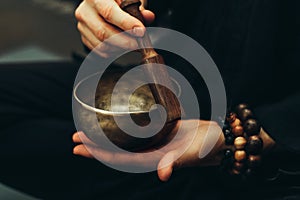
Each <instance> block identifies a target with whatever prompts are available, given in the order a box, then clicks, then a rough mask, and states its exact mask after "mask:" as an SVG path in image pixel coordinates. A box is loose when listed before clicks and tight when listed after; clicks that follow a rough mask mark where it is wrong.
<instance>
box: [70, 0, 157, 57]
mask: <svg viewBox="0 0 300 200" xmlns="http://www.w3.org/2000/svg"><path fill="white" fill-rule="evenodd" d="M121 2H122V0H84V1H83V2H82V3H81V4H80V5H79V6H78V8H77V9H76V11H75V17H76V19H77V20H78V25H77V28H78V30H79V32H80V34H81V39H82V42H83V43H84V44H85V45H86V46H87V47H88V48H90V49H93V48H95V47H97V52H98V53H99V54H100V55H101V56H103V57H108V56H109V55H110V53H111V52H115V51H118V50H120V48H123V49H134V48H136V47H137V43H136V41H135V40H134V39H133V38H131V37H130V36H129V35H125V34H122V35H120V37H116V38H113V39H111V40H109V42H103V41H105V40H106V39H108V38H109V37H111V36H112V35H115V34H117V33H120V32H122V30H125V31H130V33H131V34H132V35H134V36H143V35H144V32H145V27H144V25H143V24H142V22H140V21H139V20H138V19H136V18H134V17H132V16H131V15H129V14H128V13H126V12H124V11H123V10H122V9H121V8H120V6H119V5H120V4H121ZM142 5H143V2H142ZM141 11H142V15H143V17H144V19H145V22H146V23H150V22H152V21H153V20H154V14H153V13H152V12H151V11H149V10H145V9H144V7H143V6H141Z"/></svg>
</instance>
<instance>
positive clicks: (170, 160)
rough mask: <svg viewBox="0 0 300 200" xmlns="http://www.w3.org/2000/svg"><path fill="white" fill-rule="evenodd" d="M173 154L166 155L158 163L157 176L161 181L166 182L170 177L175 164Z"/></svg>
mask: <svg viewBox="0 0 300 200" xmlns="http://www.w3.org/2000/svg"><path fill="white" fill-rule="evenodd" d="M175 156H176V155H175V152H174V151H171V152H169V153H167V154H166V155H165V156H164V157H163V158H162V159H161V160H160V162H159V163H158V166H157V174H158V177H159V179H160V180H161V181H164V182H165V181H168V180H169V179H170V177H171V175H172V172H173V169H174V167H175V164H176V162H175V161H176V160H175V159H176V157H175Z"/></svg>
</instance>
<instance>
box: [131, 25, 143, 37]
mask: <svg viewBox="0 0 300 200" xmlns="http://www.w3.org/2000/svg"><path fill="white" fill-rule="evenodd" d="M132 32H133V34H134V35H135V36H138V37H142V36H144V33H145V29H144V28H142V27H134V28H133V30H132Z"/></svg>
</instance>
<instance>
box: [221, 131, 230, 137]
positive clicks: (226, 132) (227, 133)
mask: <svg viewBox="0 0 300 200" xmlns="http://www.w3.org/2000/svg"><path fill="white" fill-rule="evenodd" d="M223 133H224V136H225V137H227V136H229V135H231V131H230V130H228V129H225V130H223Z"/></svg>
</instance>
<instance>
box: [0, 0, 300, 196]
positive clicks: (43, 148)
mask: <svg viewBox="0 0 300 200" xmlns="http://www.w3.org/2000/svg"><path fill="white" fill-rule="evenodd" d="M149 1H150V2H149V6H150V8H153V10H154V11H157V14H158V16H157V21H156V24H157V25H160V26H166V27H170V28H174V29H176V30H179V31H182V32H184V33H186V34H188V35H189V36H191V37H193V38H194V39H195V40H197V41H198V42H199V43H200V44H201V45H202V46H203V47H204V48H205V49H206V50H207V51H208V52H209V54H210V55H211V56H212V58H213V59H214V61H215V62H216V64H217V66H218V67H219V70H220V71H221V73H222V77H223V79H224V82H225V85H226V91H227V96H228V99H229V101H228V106H232V105H235V104H237V103H240V102H247V103H249V104H250V105H252V106H253V107H254V108H255V111H256V114H257V116H258V118H259V119H260V120H261V122H262V125H263V127H264V128H265V129H266V131H267V132H268V133H269V134H270V135H271V136H272V137H273V138H274V139H275V140H276V142H277V143H279V144H282V146H283V149H284V150H289V151H290V153H289V154H288V155H289V156H286V155H287V154H286V152H281V154H275V155H272V156H269V157H268V158H266V159H267V160H266V161H265V162H266V164H269V165H271V168H269V166H266V167H267V168H266V171H265V174H264V176H263V177H266V176H267V175H268V173H270V176H271V177H273V175H274V174H276V173H278V174H279V175H278V178H274V180H275V181H266V179H263V180H260V181H254V182H243V183H242V184H241V183H240V182H239V181H238V180H234V179H230V178H229V179H226V178H223V177H221V176H220V174H219V173H218V170H217V169H215V168H188V169H181V170H178V171H175V172H174V174H173V175H172V178H171V180H170V181H169V182H167V183H162V182H160V181H159V180H158V178H157V176H156V172H153V173H146V174H128V173H123V172H118V171H115V170H113V169H110V168H108V167H106V166H104V165H102V164H101V163H99V162H97V161H95V160H90V159H86V158H81V157H77V156H73V155H72V147H73V144H72V142H71V135H72V133H73V132H74V131H75V127H74V124H73V120H72V113H71V95H72V86H73V81H74V79H75V76H76V72H77V69H78V67H79V64H78V63H36V64H23V65H1V66H0V82H1V84H0V97H1V98H0V118H1V127H0V136H1V140H0V148H1V151H0V158H1V163H0V181H1V182H3V183H5V184H7V185H10V186H12V187H15V188H17V189H19V190H21V191H24V192H26V193H29V194H32V195H34V196H36V197H39V198H43V199H169V198H172V199H254V198H255V199H284V198H285V199H286V198H294V199H297V198H299V193H300V192H299V175H298V176H296V175H295V173H285V172H284V171H282V170H281V171H280V173H279V172H278V171H277V166H279V167H281V166H282V164H283V163H288V164H287V166H288V168H284V169H288V170H290V171H292V172H295V171H297V170H298V171H299V169H298V168H297V166H296V164H298V163H299V156H298V155H297V153H299V146H300V145H299V144H300V142H299V132H298V126H297V125H298V123H297V122H298V119H299V114H300V113H299V109H300V107H299V84H298V81H297V80H298V73H297V72H298V70H297V67H298V66H299V59H297V56H298V51H299V49H298V48H299V28H297V27H299V20H300V18H299V16H297V15H298V13H299V12H297V11H298V10H299V3H298V2H299V1H297V0H295V1H291V0H286V1H281V0H263V1H262V0H230V1H225V0H210V1H207V0H198V1H189V2H185V1H179V0H177V1H163V2H162V1H158V0H156V1H155V0H149ZM167 3H168V4H167ZM165 55H166V57H165V60H166V61H167V62H170V64H169V65H170V66H172V64H174V67H176V68H180V67H182V66H183V65H184V62H183V61H180V60H178V59H174V60H173V59H169V58H172V55H168V54H165ZM182 71H184V72H185V73H186V74H187V75H188V77H189V79H190V80H191V82H192V84H193V87H194V88H196V89H197V90H198V91H200V92H199V93H200V95H199V96H201V95H202V94H203V91H204V90H205V84H204V83H201V81H199V80H200V79H199V76H197V75H195V74H194V73H192V72H193V69H191V68H188V67H186V68H185V69H184V70H182ZM199 101H200V103H201V105H202V106H203V107H205V106H206V107H209V106H207V105H208V104H209V99H203V100H199ZM203 110H204V111H203V113H204V114H203V118H206V117H207V116H209V112H210V111H209V109H208V108H206V109H205V108H204V109H203ZM275 161H276V162H275ZM272 165H276V166H275V167H274V166H272ZM293 165H295V166H293ZM271 170H274V172H273V171H271ZM282 174H283V176H282Z"/></svg>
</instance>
